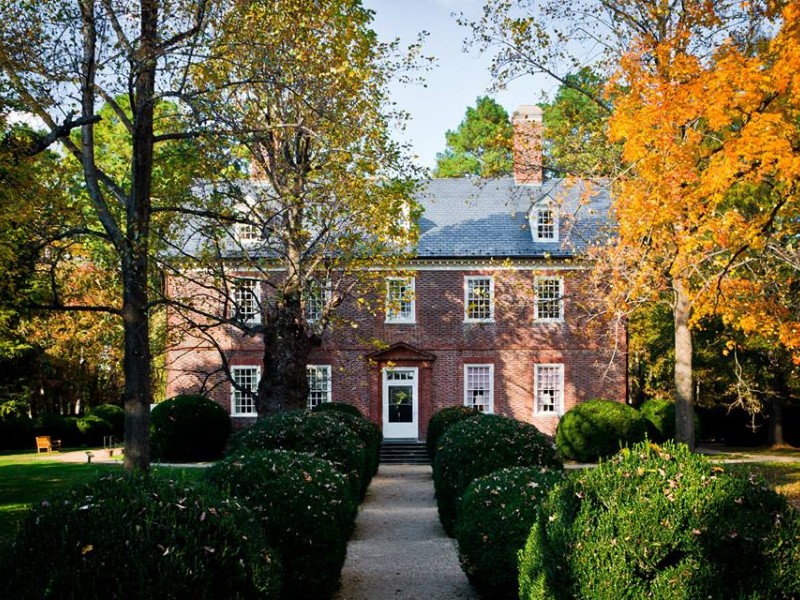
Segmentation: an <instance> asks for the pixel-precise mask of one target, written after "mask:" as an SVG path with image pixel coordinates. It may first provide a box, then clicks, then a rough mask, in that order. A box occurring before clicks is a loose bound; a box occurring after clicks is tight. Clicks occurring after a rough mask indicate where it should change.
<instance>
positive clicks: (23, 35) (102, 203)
mask: <svg viewBox="0 0 800 600" xmlns="http://www.w3.org/2000/svg"><path fill="white" fill-rule="evenodd" d="M221 8H222V7H221V5H220V3H212V2H210V1H207V0H196V1H188V2H183V3H178V4H174V3H170V4H169V5H166V4H165V3H163V2H161V1H160V0H141V1H139V2H131V3H119V2H112V1H111V0H74V1H72V0H44V1H42V2H37V3H19V2H14V1H6V2H2V3H0V21H1V22H2V24H1V25H0V69H2V81H3V92H4V94H5V96H6V98H7V99H8V100H9V101H10V102H12V103H14V104H15V105H16V106H19V107H20V108H21V109H22V110H24V111H27V112H29V113H32V114H33V115H35V116H36V117H38V118H39V119H41V121H42V122H43V123H44V125H45V127H46V128H47V129H48V133H47V134H46V135H43V136H41V137H40V138H39V139H38V140H35V141H34V143H32V145H31V148H30V152H35V151H37V150H39V149H41V148H43V147H46V146H47V145H48V144H50V143H52V142H53V141H55V140H59V141H60V142H61V144H62V146H63V148H64V149H65V151H66V153H67V154H68V155H70V156H71V157H72V158H73V159H74V160H75V161H77V164H78V165H80V170H81V172H82V179H83V182H82V183H83V188H84V190H85V193H86V194H87V196H88V198H89V201H90V205H89V206H90V208H89V209H88V210H84V207H83V205H80V206H76V207H75V208H74V209H73V215H74V216H76V218H75V219H74V221H75V226H74V227H69V228H67V229H66V230H64V231H62V232H61V233H60V234H59V235H58V236H57V238H58V239H60V240H67V239H68V238H72V239H75V238H76V237H77V238H81V239H83V240H86V239H91V240H93V241H94V242H96V243H98V244H103V245H105V246H106V247H107V248H108V251H109V254H110V255H111V256H113V257H114V261H115V266H116V268H117V269H118V273H119V289H120V297H118V298H114V301H113V302H112V303H109V304H97V303H92V304H90V305H85V304H80V305H74V304H67V303H65V302H61V301H60V300H59V299H58V298H57V297H55V298H53V300H54V302H53V303H52V305H51V307H52V308H55V309H59V310H89V311H94V312H105V313H109V314H113V315H116V316H117V317H118V318H120V319H121V321H122V324H123V330H124V358H123V364H124V372H125V392H124V404H125V413H126V419H125V465H126V467H127V468H129V469H146V468H147V467H148V465H149V435H148V423H149V410H150V403H151V402H152V389H151V351H150V335H149V330H150V321H149V317H150V311H151V310H152V308H153V302H154V298H153V289H152V288H151V287H150V285H149V282H150V280H149V278H150V276H151V274H152V260H153V257H152V253H151V247H152V238H153V234H154V232H153V230H152V226H153V215H154V214H155V213H156V212H157V211H158V210H160V205H162V204H167V205H169V204H171V200H172V199H168V198H162V197H154V189H153V169H154V162H155V161H156V147H157V145H159V144H161V143H165V142H167V141H169V140H174V139H175V136H176V135H180V136H184V135H185V134H186V130H185V129H184V128H180V130H179V131H177V132H175V131H164V130H161V131H159V130H158V127H157V122H156V106H157V105H158V104H159V101H160V99H161V98H165V97H170V98H173V99H188V98H189V97H190V96H191V90H189V89H188V87H187V82H188V77H187V74H188V70H189V69H190V67H191V66H192V65H193V63H194V62H195V61H197V60H200V59H201V58H200V57H201V55H202V52H200V51H199V50H200V48H201V47H202V45H203V44H204V43H205V42H206V41H207V34H208V29H207V26H208V21H209V17H210V16H211V15H212V14H213V13H214V10H219V9H221ZM120 98H122V99H123V100H122V101H121V102H120V100H119V99H120ZM103 104H107V105H109V106H110V107H111V110H112V111H113V113H114V114H115V115H116V117H117V118H118V119H119V121H120V122H121V123H122V124H123V125H124V128H125V130H126V134H127V136H126V140H125V141H126V144H127V145H128V147H129V148H130V152H129V153H128V155H127V159H126V162H125V163H124V165H122V166H121V169H120V171H124V172H125V176H124V178H122V177H120V176H119V171H112V170H110V169H108V168H107V166H106V165H103V164H101V162H100V160H99V155H100V154H101V152H100V148H99V141H98V137H97V125H98V123H99V122H100V121H101V116H100V115H99V114H98V111H99V109H100V107H101V106H102V105H103ZM182 114H185V113H182ZM176 120H179V119H176ZM73 130H75V131H78V132H79V135H78V136H77V138H73V137H70V135H69V134H70V132H72V131H73Z"/></svg>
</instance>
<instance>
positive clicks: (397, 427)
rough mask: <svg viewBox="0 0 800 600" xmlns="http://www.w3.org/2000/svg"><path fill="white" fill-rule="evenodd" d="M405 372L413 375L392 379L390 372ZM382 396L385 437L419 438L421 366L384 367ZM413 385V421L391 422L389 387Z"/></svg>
mask: <svg viewBox="0 0 800 600" xmlns="http://www.w3.org/2000/svg"><path fill="white" fill-rule="evenodd" d="M397 372H405V373H407V374H408V375H411V377H410V378H407V379H399V380H390V379H389V373H397ZM381 379H382V383H383V385H382V386H381V390H382V393H381V397H382V402H383V437H385V438H388V439H392V438H394V439H398V438H407V439H415V440H416V439H419V368H417V367H384V368H383V369H382V374H381ZM400 386H403V387H411V421H410V422H390V413H389V388H390V387H400Z"/></svg>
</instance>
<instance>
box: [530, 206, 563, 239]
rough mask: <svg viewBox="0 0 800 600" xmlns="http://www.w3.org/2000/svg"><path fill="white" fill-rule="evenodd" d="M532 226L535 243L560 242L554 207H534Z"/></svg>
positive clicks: (531, 216) (531, 218) (531, 213)
mask: <svg viewBox="0 0 800 600" xmlns="http://www.w3.org/2000/svg"><path fill="white" fill-rule="evenodd" d="M530 225H531V233H532V234H533V241H535V242H557V241H558V217H557V213H556V209H555V208H554V207H552V206H534V207H533V208H531V212H530Z"/></svg>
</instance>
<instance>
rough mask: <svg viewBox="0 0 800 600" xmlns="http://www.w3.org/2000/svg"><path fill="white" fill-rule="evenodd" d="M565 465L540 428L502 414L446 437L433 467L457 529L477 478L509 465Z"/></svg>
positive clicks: (442, 510) (449, 523)
mask: <svg viewBox="0 0 800 600" xmlns="http://www.w3.org/2000/svg"><path fill="white" fill-rule="evenodd" d="M526 466H527V467H542V466H544V467H555V468H560V467H561V460H560V459H559V458H558V456H557V455H556V451H555V448H554V447H553V445H552V444H551V443H550V441H549V440H548V439H547V438H546V437H545V436H544V434H542V433H541V432H540V431H539V430H538V429H536V427H534V426H533V425H530V424H528V423H523V422H521V421H517V420H516V419H509V418H506V417H501V416H499V415H482V416H479V417H472V418H470V419H467V420H465V421H461V422H460V423H456V424H454V425H453V426H451V427H449V428H448V429H447V431H445V433H444V435H443V436H442V437H441V439H440V442H439V447H438V450H437V451H436V459H435V460H434V468H433V483H434V488H435V489H436V501H437V504H438V507H439V519H440V520H441V522H442V525H443V527H444V529H445V531H446V532H447V534H448V535H449V536H451V537H452V536H453V534H454V531H455V521H456V514H457V508H458V502H459V501H460V500H461V496H462V494H463V493H464V492H465V491H466V489H467V487H468V486H469V484H470V483H472V480H473V479H475V478H477V477H481V476H482V475H488V474H489V473H491V472H493V471H497V470H498V469H502V468H505V467H526Z"/></svg>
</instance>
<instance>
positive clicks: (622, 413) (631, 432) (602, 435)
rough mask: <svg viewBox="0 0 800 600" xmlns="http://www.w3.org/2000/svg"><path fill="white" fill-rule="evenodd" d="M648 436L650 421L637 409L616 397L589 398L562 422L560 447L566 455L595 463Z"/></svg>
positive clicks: (557, 441) (565, 415)
mask: <svg viewBox="0 0 800 600" xmlns="http://www.w3.org/2000/svg"><path fill="white" fill-rule="evenodd" d="M646 437H647V422H646V420H645V418H644V417H643V416H642V414H641V413H640V412H639V411H637V410H636V409H635V408H632V407H630V406H628V405H627V404H622V403H620V402H615V401H614V400H589V401H588V402H583V403H581V404H578V405H577V406H576V407H574V408H572V409H571V410H569V411H567V412H566V414H564V416H563V417H561V420H560V421H559V423H558V429H557V430H556V447H558V451H559V452H560V453H561V456H563V457H564V458H568V459H572V460H577V461H581V462H593V461H596V460H598V459H600V458H603V457H606V456H611V455H612V454H615V453H617V452H619V449H620V448H621V447H623V446H628V445H630V444H635V443H637V442H641V441H642V440H644V439H645V438H646Z"/></svg>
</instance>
